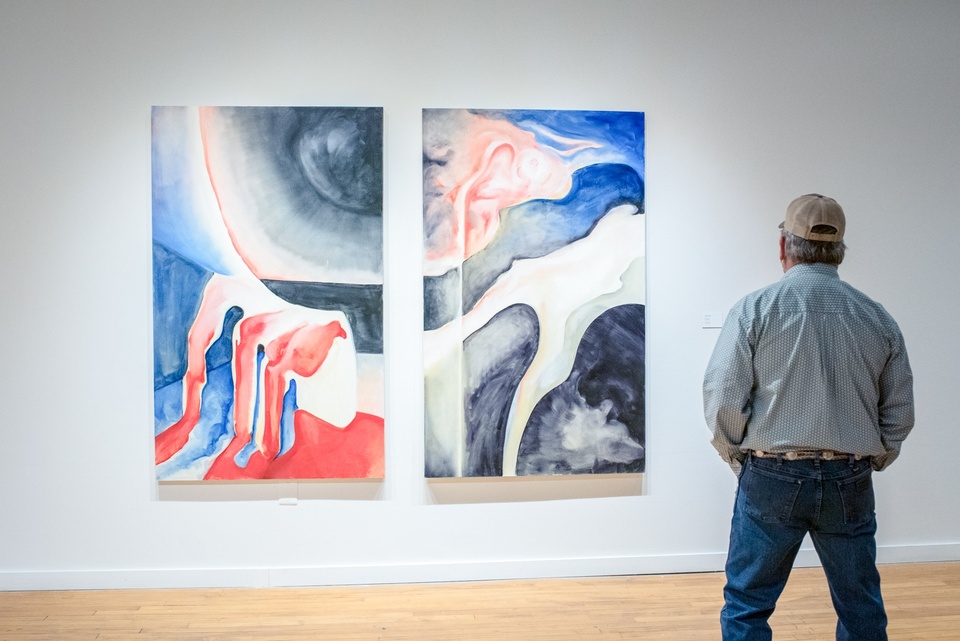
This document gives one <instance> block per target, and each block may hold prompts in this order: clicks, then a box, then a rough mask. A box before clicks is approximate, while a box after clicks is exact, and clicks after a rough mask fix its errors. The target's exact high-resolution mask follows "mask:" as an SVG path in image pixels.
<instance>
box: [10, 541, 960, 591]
mask: <svg viewBox="0 0 960 641" xmlns="http://www.w3.org/2000/svg"><path fill="white" fill-rule="evenodd" d="M877 560H878V561H879V562H880V563H882V564H886V563H932V562H942V561H960V543H946V544H935V545H902V546H885V547H880V548H879V549H878V551H877ZM724 561H725V555H724V554H721V553H707V554H679V555H663V556H628V557H595V558H581V559H527V560H520V561H474V562H461V563H418V564H413V563H410V564H397V565H369V566H360V565H352V566H326V567H288V568H188V569H176V570H170V569H139V570H76V571H72V570H68V571H40V572H31V571H0V591H15V590H16V591H20V590H108V589H167V588H247V587H255V588H259V587H308V586H342V585H374V584H398V583H438V582H455V581H493V580H510V579H541V578H564V577H590V576H627V575H634V574H680V573H688V572H717V571H721V570H722V569H723V564H724ZM796 565H797V566H798V567H810V566H816V565H819V561H818V560H817V556H816V552H815V551H814V550H813V549H812V548H809V549H808V548H804V549H801V551H800V554H799V555H798V557H797V562H796Z"/></svg>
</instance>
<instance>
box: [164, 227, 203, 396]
mask: <svg viewBox="0 0 960 641" xmlns="http://www.w3.org/2000/svg"><path fill="white" fill-rule="evenodd" d="M212 276H213V272H210V271H207V270H206V269H203V268H202V267H200V266H198V265H197V264H196V263H193V262H191V261H189V260H186V259H184V258H183V257H181V256H179V255H178V254H176V253H175V252H172V251H170V250H169V249H167V248H166V247H164V246H163V245H161V244H159V243H154V244H153V384H154V389H160V388H162V387H166V386H167V385H169V384H170V383H173V382H175V381H178V380H180V379H182V378H183V377H184V376H185V375H186V373H187V333H188V331H189V329H190V327H191V326H192V325H193V320H194V318H196V316H197V311H198V310H199V309H200V301H201V299H202V298H203V289H204V287H206V285H207V282H208V281H209V280H210V278H211V277H212Z"/></svg>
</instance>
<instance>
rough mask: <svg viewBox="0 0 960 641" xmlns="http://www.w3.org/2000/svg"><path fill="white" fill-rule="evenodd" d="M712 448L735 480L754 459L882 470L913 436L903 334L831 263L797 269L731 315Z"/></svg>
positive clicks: (716, 381) (721, 342)
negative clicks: (866, 463) (823, 455)
mask: <svg viewBox="0 0 960 641" xmlns="http://www.w3.org/2000/svg"><path fill="white" fill-rule="evenodd" d="M703 409H704V416H705V417H706V420H707V424H708V425H709V426H710V430H711V432H713V440H712V441H711V442H712V444H713V446H714V447H715V448H717V451H718V452H719V453H720V456H721V457H722V458H723V459H724V460H725V461H726V462H727V463H729V464H730V466H731V467H732V468H733V469H734V471H737V470H739V468H740V466H741V463H742V461H743V459H744V457H745V454H746V452H747V451H748V450H762V451H767V452H785V451H788V450H797V449H801V450H833V451H836V452H846V453H850V454H861V455H869V456H872V457H873V467H874V469H876V470H882V469H884V468H885V467H887V466H888V465H890V463H892V462H893V460H894V459H895V458H896V457H897V456H898V455H899V454H900V444H901V443H902V442H903V440H904V439H905V438H906V437H907V434H909V433H910V430H911V429H912V428H913V421H914V417H913V374H912V372H911V370H910V362H909V360H908V358H907V350H906V346H905V345H904V342H903V336H902V335H901V333H900V328H899V327H898V326H897V323H896V322H895V321H894V320H893V318H892V317H891V316H890V314H888V313H887V311H886V310H885V309H884V308H883V307H881V306H880V305H879V304H878V303H876V302H874V301H873V300H871V299H870V298H868V297H867V296H866V295H864V294H863V293H861V292H859V291H857V290H856V289H854V288H853V287H851V286H850V285H848V284H847V283H845V282H843V281H842V280H840V276H839V274H838V273H837V268H836V267H833V266H831V265H826V264H801V265H795V266H794V267H792V268H791V269H789V270H788V271H787V273H786V274H784V276H783V278H782V279H780V280H779V281H778V282H776V283H774V284H772V285H769V286H767V287H765V288H763V289H760V290H758V291H756V292H753V293H752V294H749V295H747V296H745V297H744V298H742V299H741V300H740V301H739V302H738V303H737V304H736V305H734V307H733V309H732V310H731V311H730V313H729V315H728V317H727V319H726V321H725V322H724V324H723V329H722V330H721V331H720V337H719V338H718V339H717V344H716V347H714V351H713V355H712V356H711V358H710V362H709V364H708V365H707V371H706V374H705V376H704V380H703Z"/></svg>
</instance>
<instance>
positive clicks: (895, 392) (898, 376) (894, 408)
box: [873, 328, 914, 471]
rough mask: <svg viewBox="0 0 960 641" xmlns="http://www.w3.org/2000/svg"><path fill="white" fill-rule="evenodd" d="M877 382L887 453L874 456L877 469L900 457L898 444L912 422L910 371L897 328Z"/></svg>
mask: <svg viewBox="0 0 960 641" xmlns="http://www.w3.org/2000/svg"><path fill="white" fill-rule="evenodd" d="M879 384H880V385H879V387H880V400H879V402H878V407H877V409H878V429H879V430H880V440H881V441H882V442H883V447H884V449H885V450H886V453H885V454H884V455H883V456H874V457H873V468H874V469H875V470H877V471H880V470H883V469H885V468H887V467H888V466H889V465H890V464H891V463H893V461H894V460H895V459H896V458H897V457H898V456H900V446H901V444H902V443H903V441H904V439H906V438H907V435H908V434H910V430H912V429H913V424H914V409H913V371H912V370H911V369H910V359H909V358H908V357H907V348H906V345H905V344H904V342H903V336H902V335H901V334H900V331H899V328H897V331H896V335H895V337H894V340H893V346H892V350H891V353H890V358H889V360H888V361H887V364H886V367H884V369H883V373H881V375H880V381H879Z"/></svg>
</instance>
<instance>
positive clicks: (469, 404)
mask: <svg viewBox="0 0 960 641" xmlns="http://www.w3.org/2000/svg"><path fill="white" fill-rule="evenodd" d="M539 344H540V323H539V319H538V318H537V313H536V311H535V310H534V309H533V308H532V307H530V306H529V305H512V306H510V307H507V308H506V309H504V310H503V311H501V312H500V313H498V314H497V315H496V316H494V317H493V318H492V319H490V322H489V323H487V324H486V325H485V326H484V327H482V328H480V329H479V330H477V331H476V332H474V333H473V334H471V335H470V336H468V337H467V339H466V340H464V342H463V355H464V363H465V364H464V419H465V423H466V430H467V441H466V461H465V463H464V466H463V476H502V475H503V445H504V438H505V435H506V429H507V423H508V419H509V413H510V407H511V406H512V404H513V398H514V396H516V393H517V388H518V387H519V385H520V381H521V380H522V379H523V376H524V374H525V373H526V372H527V369H528V368H529V367H530V364H531V363H532V362H533V358H534V356H536V353H537V348H538V347H539ZM427 466H428V467H427V474H428V476H429V475H430V467H429V466H430V461H429V460H428V461H427Z"/></svg>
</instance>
